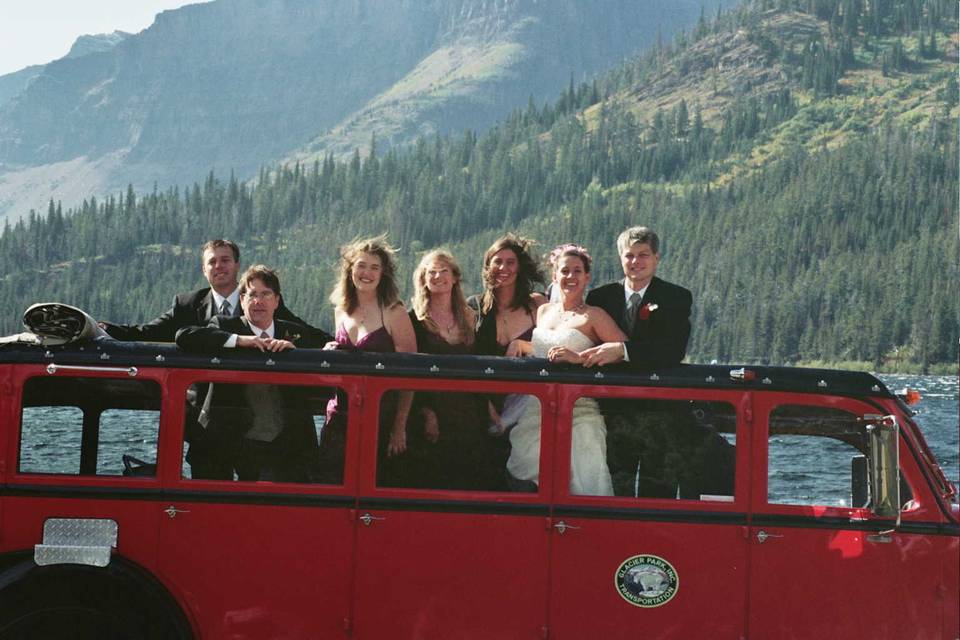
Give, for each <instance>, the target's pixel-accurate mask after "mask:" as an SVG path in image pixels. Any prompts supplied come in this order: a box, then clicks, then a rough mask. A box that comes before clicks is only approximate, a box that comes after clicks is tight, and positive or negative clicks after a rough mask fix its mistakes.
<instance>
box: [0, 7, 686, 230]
mask: <svg viewBox="0 0 960 640" xmlns="http://www.w3.org/2000/svg"><path fill="white" fill-rule="evenodd" d="M700 10H701V2H700V0H656V1H649V2H638V1H637V0H604V2H602V3H597V2H594V1H592V0H396V1H394V0H391V1H375V0H316V1H313V2H304V1H303V0H216V1H214V2H210V3H206V4H200V5H190V6H186V7H183V8H181V9H177V10H173V11H165V12H163V13H161V14H159V15H158V16H157V19H156V21H155V22H154V24H153V25H151V26H150V28H148V29H146V30H144V31H143V32H141V33H139V34H136V35H133V36H130V37H126V38H117V39H116V41H114V42H112V43H110V46H94V47H86V48H85V49H84V55H79V56H68V57H66V58H64V59H61V60H57V61H55V62H52V63H50V64H48V65H45V66H43V67H42V69H41V70H40V72H39V73H38V74H37V75H36V76H34V77H33V78H32V79H31V80H30V81H29V82H28V83H25V86H20V87H14V89H11V91H10V92H9V93H14V94H16V95H12V96H10V97H8V99H7V100H5V101H0V217H3V216H4V214H6V215H10V216H13V217H19V216H21V215H24V214H25V213H26V212H27V211H28V210H29V208H31V207H33V208H37V209H40V210H42V209H44V208H45V207H44V204H45V202H46V201H47V200H48V199H49V198H51V197H53V198H55V199H61V198H62V199H64V204H65V205H70V204H74V203H75V202H76V201H77V200H78V199H79V198H82V197H89V196H91V195H101V194H102V193H103V192H104V191H113V190H117V189H121V188H124V187H125V185H126V184H127V183H133V184H134V186H136V187H138V188H144V187H146V188H149V187H151V186H152V185H154V184H158V185H159V186H160V187H161V188H163V187H166V186H168V185H176V184H182V183H184V182H193V181H194V180H197V179H198V178H200V177H202V175H203V174H205V173H206V172H207V171H209V170H214V171H216V172H218V173H227V172H229V171H234V172H235V173H237V175H240V176H250V175H253V174H254V173H255V172H256V171H257V169H258V168H259V167H260V166H261V165H262V164H264V163H271V162H276V161H278V160H283V159H289V158H302V157H307V156H315V155H318V154H323V153H326V152H328V151H333V152H336V153H348V152H352V150H353V149H354V148H356V147H358V146H363V145H365V144H366V143H368V142H369V140H370V137H371V134H372V133H376V134H377V139H378V140H381V141H383V142H384V144H403V143H406V142H409V141H410V140H412V139H413V138H415V137H416V136H417V135H420V134H422V133H432V132H447V131H457V130H460V129H462V128H464V127H471V128H482V127H483V126H485V125H486V124H488V123H491V122H494V121H495V120H496V119H498V118H500V117H501V116H502V115H503V114H504V113H506V112H508V111H509V110H511V109H513V108H515V107H517V106H521V105H524V104H526V101H527V98H528V97H529V96H530V95H533V96H535V97H536V98H540V99H542V98H546V97H552V96H554V95H555V94H556V93H557V92H558V91H559V90H560V89H561V88H562V87H563V86H564V85H565V84H566V82H567V81H568V79H569V78H570V76H571V74H573V75H574V76H575V77H577V78H578V79H579V78H581V77H583V76H584V74H589V73H590V72H594V71H598V70H601V69H603V68H606V67H609V66H612V65H613V64H615V63H616V62H617V61H618V60H619V59H620V58H622V57H623V56H625V55H627V54H628V53H630V52H632V51H634V50H636V49H639V48H642V47H643V46H645V45H646V44H649V43H650V42H651V41H652V39H653V38H654V37H655V34H656V32H657V30H658V28H661V29H662V30H663V33H665V34H669V33H671V32H672V31H673V30H674V29H675V28H677V27H679V26H682V25H687V24H690V23H692V22H693V21H694V20H695V19H696V17H697V16H698V15H699V12H700ZM100 44H102V43H100ZM8 84H9V83H8ZM11 86H13V85H12V84H11ZM71 200H73V202H71Z"/></svg>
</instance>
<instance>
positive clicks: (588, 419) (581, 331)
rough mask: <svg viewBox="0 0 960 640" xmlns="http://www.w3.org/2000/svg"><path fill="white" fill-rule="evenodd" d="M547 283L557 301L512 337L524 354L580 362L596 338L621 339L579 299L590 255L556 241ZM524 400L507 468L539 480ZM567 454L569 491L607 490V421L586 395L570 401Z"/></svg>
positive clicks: (535, 436)
mask: <svg viewBox="0 0 960 640" xmlns="http://www.w3.org/2000/svg"><path fill="white" fill-rule="evenodd" d="M551 262H553V265H554V269H553V283H554V286H555V287H556V289H557V290H558V291H559V292H560V300H559V301H558V302H550V303H548V304H544V305H542V306H541V307H540V308H539V309H538V311H537V325H536V328H535V329H534V330H533V339H532V340H531V341H530V342H518V344H517V345H516V346H517V350H518V351H519V352H520V353H522V354H524V355H533V356H535V357H538V358H547V359H548V360H550V361H551V362H570V363H574V364H581V363H582V362H583V359H582V357H581V355H580V353H581V352H582V351H585V350H586V349H589V348H590V347H593V346H595V345H597V344H600V343H602V342H623V341H624V340H626V339H627V338H626V335H624V333H623V332H622V331H621V330H620V327H618V326H617V323H616V322H614V321H613V319H612V318H611V317H610V316H609V315H607V313H606V312H605V311H604V310H603V309H601V308H600V307H591V306H588V305H586V304H584V302H583V296H584V294H585V293H586V290H587V284H588V283H589V282H590V263H591V259H590V255H589V254H588V253H587V251H586V249H584V248H583V247H580V246H577V245H561V246H559V247H557V248H556V249H554V250H553V253H552V254H551ZM524 401H525V403H526V406H525V407H524V408H523V413H522V415H521V416H520V420H519V421H518V422H517V425H516V426H515V427H514V428H513V430H512V431H511V432H510V447H511V450H510V458H509V460H507V470H508V471H509V472H510V474H511V475H513V476H514V477H515V478H518V479H520V480H530V481H533V482H537V483H538V482H539V471H540V402H539V401H538V400H537V399H536V398H534V397H533V396H526V397H525V400H524ZM571 450H572V453H571V459H570V493H571V494H582V495H592V496H610V495H613V484H612V482H611V480H610V470H609V469H608V468H607V427H606V424H605V423H604V421H603V416H602V415H601V413H600V409H599V407H598V405H597V401H596V400H594V399H592V398H580V399H579V400H577V401H576V403H574V405H573V434H572V442H571Z"/></svg>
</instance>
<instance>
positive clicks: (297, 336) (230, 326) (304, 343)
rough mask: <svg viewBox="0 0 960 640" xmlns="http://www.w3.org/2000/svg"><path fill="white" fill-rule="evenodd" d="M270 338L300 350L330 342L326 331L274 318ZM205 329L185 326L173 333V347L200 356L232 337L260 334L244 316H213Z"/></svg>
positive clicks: (319, 346) (221, 345) (213, 350)
mask: <svg viewBox="0 0 960 640" xmlns="http://www.w3.org/2000/svg"><path fill="white" fill-rule="evenodd" d="M273 322H274V337H275V338H278V339H280V340H289V341H290V342H292V343H293V344H294V345H296V346H297V347H300V348H308V349H319V348H321V347H323V345H325V344H326V343H327V342H329V341H331V340H333V338H332V337H331V336H330V334H328V333H327V332H326V331H322V330H320V329H314V328H313V327H310V326H307V325H305V324H302V323H298V322H290V321H288V320H280V319H277V318H276V317H274V319H273ZM205 324H206V326H202V327H200V326H196V325H188V326H185V327H182V328H181V329H179V330H178V331H177V334H176V342H177V346H178V347H180V348H181V349H183V350H184V351H199V352H201V353H212V352H217V351H219V350H220V349H222V348H223V343H224V342H226V341H227V338H229V337H230V336H231V335H233V334H237V335H239V336H254V335H259V333H260V331H259V330H255V329H254V327H251V326H250V323H249V322H248V321H247V319H246V318H245V317H244V316H214V317H213V318H212V319H211V320H210V321H209V322H208V323H205Z"/></svg>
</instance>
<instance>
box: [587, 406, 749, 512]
mask: <svg viewBox="0 0 960 640" xmlns="http://www.w3.org/2000/svg"><path fill="white" fill-rule="evenodd" d="M572 419H573V424H572V446H571V451H570V466H571V476H570V492H571V493H573V494H582V495H616V496H629V497H635V498H670V499H683V500H707V501H715V502H731V501H733V496H734V480H735V476H736V442H737V440H736V429H737V415H736V411H735V409H734V408H733V406H732V405H730V404H728V403H726V402H704V401H685V400H656V399H625V398H617V399H593V398H580V399H579V400H577V402H576V403H575V404H574V407H573V418H572Z"/></svg>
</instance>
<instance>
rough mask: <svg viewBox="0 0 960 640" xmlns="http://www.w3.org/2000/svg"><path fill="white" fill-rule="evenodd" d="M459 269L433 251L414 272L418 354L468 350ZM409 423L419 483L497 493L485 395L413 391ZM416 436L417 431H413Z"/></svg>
mask: <svg viewBox="0 0 960 640" xmlns="http://www.w3.org/2000/svg"><path fill="white" fill-rule="evenodd" d="M460 279H461V270H460V265H459V264H457V261H456V259H455V258H454V257H453V255H452V254H451V253H450V252H449V251H446V250H444V249H434V250H433V251H430V252H428V253H427V254H426V255H424V256H423V258H422V259H421V260H420V264H418V265H417V268H416V270H415V271H414V273H413V291H414V292H413V305H412V306H413V309H412V310H411V311H410V319H411V321H412V322H413V328H414V332H415V333H416V336H417V346H418V350H419V351H420V353H431V354H436V355H463V354H469V353H472V352H473V344H474V336H473V327H474V324H475V322H476V314H475V312H474V311H473V309H471V308H470V307H468V306H467V301H466V298H465V297H464V295H463V289H462V287H461V284H460ZM413 415H414V421H415V422H419V421H422V424H423V430H422V433H423V441H422V442H421V441H416V442H412V443H411V453H412V454H413V455H414V457H415V458H416V459H417V463H418V467H419V470H420V472H421V478H420V480H419V482H418V483H419V484H422V485H423V486H429V487H431V488H435V489H437V488H442V489H474V490H488V491H489V490H496V489H499V488H500V486H499V481H500V479H501V478H502V474H501V473H499V470H498V465H497V464H496V462H495V461H494V459H493V452H492V450H491V445H492V442H491V440H490V437H489V436H488V435H487V420H486V415H487V400H486V396H484V395H481V394H475V393H459V392H444V393H417V397H416V401H415V402H414V411H413ZM416 435H417V438H419V435H420V432H419V431H418V432H417V434H416Z"/></svg>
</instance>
